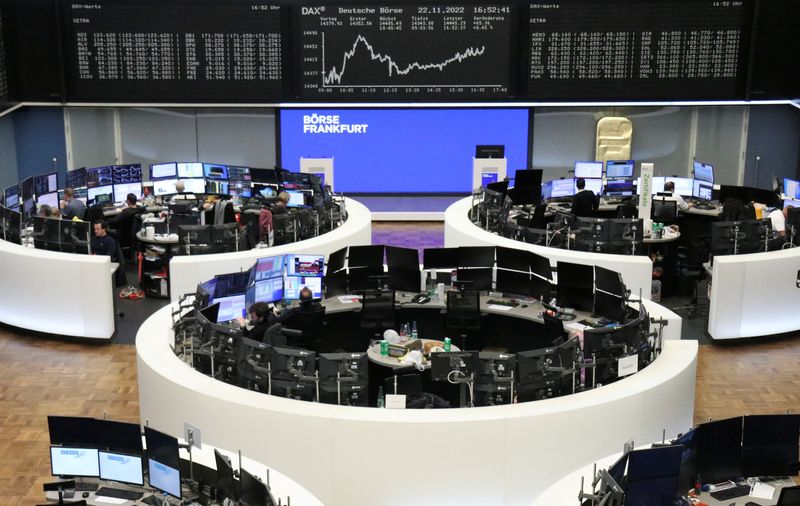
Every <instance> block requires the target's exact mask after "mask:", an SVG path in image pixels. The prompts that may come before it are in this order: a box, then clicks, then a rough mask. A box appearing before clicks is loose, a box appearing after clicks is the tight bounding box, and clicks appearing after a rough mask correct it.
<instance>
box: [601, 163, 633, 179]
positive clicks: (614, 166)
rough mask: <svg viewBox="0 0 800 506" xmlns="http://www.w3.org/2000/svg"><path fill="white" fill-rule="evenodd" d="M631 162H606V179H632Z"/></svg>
mask: <svg viewBox="0 0 800 506" xmlns="http://www.w3.org/2000/svg"><path fill="white" fill-rule="evenodd" d="M634 165H635V162H634V161H633V160H607V161H606V178H608V179H628V178H632V177H633V167H634Z"/></svg>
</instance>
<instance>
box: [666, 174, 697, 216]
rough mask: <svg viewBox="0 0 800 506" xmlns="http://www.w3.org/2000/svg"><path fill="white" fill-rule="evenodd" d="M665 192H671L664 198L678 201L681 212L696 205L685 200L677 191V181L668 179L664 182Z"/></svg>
mask: <svg viewBox="0 0 800 506" xmlns="http://www.w3.org/2000/svg"><path fill="white" fill-rule="evenodd" d="M664 192H665V193H669V194H670V195H669V196H668V197H664V200H674V201H675V202H677V203H678V211H680V212H684V211H686V210H687V209H689V208H690V207H692V206H694V204H691V203H687V202H686V201H685V200H683V197H682V196H681V194H680V193H675V183H673V182H672V181H667V182H666V183H664Z"/></svg>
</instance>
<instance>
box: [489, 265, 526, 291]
mask: <svg viewBox="0 0 800 506" xmlns="http://www.w3.org/2000/svg"><path fill="white" fill-rule="evenodd" d="M496 290H497V291H498V292H503V295H505V296H509V295H522V296H524V297H528V296H529V295H530V292H531V275H530V274H529V273H527V272H519V271H507V270H505V269H499V268H498V269H497V288H496Z"/></svg>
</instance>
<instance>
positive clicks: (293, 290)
mask: <svg viewBox="0 0 800 506" xmlns="http://www.w3.org/2000/svg"><path fill="white" fill-rule="evenodd" d="M304 287H308V288H309V289H310V290H311V293H312V294H313V295H312V298H314V299H321V298H322V278H321V277H308V276H286V279H285V281H284V298H285V299H287V300H299V299H300V290H302V289H303V288H304Z"/></svg>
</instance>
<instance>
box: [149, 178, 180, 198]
mask: <svg viewBox="0 0 800 506" xmlns="http://www.w3.org/2000/svg"><path fill="white" fill-rule="evenodd" d="M177 183H178V180H177V179H159V180H155V181H153V195H155V196H156V197H161V196H164V195H174V194H176V193H178V190H176V189H175V185H176V184H177Z"/></svg>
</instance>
